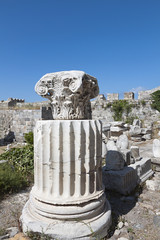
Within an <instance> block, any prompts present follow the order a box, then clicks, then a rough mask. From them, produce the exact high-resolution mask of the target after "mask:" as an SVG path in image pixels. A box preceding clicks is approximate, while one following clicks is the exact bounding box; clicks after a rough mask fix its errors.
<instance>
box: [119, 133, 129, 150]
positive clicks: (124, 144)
mask: <svg viewBox="0 0 160 240" xmlns="http://www.w3.org/2000/svg"><path fill="white" fill-rule="evenodd" d="M116 145H117V147H118V148H120V149H128V146H129V141H128V137H127V136H126V135H124V134H122V135H120V136H119V137H118V139H117V143H116Z"/></svg>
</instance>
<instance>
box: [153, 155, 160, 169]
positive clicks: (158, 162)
mask: <svg viewBox="0 0 160 240" xmlns="http://www.w3.org/2000/svg"><path fill="white" fill-rule="evenodd" d="M151 162H152V165H153V169H154V171H156V172H160V158H152V159H151Z"/></svg>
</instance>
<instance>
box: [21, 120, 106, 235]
mask: <svg viewBox="0 0 160 240" xmlns="http://www.w3.org/2000/svg"><path fill="white" fill-rule="evenodd" d="M101 147H102V138H101V122H100V121H98V120H97V121H96V120H79V121H76V120H54V121H53V120H51V121H38V122H37V123H36V127H35V132H34V149H35V159H34V161H35V183H34V187H33V188H32V191H31V194H30V199H29V201H28V202H27V204H26V205H25V207H24V209H23V212H22V216H21V222H22V227H23V231H24V232H26V231H34V232H42V229H43V232H44V233H45V234H48V235H51V236H52V237H53V238H57V239H73V238H74V239H76V238H77V239H78V238H81V239H90V237H91V235H92V231H90V229H92V230H93V231H94V233H95V235H98V236H101V237H102V238H103V237H104V236H105V235H106V234H107V230H108V228H109V226H110V223H111V210H110V206H109V203H108V202H106V198H105V195H104V191H103V188H102V180H101V175H102V171H101V154H102V148H101ZM88 226H90V227H88ZM62 229H63V231H62Z"/></svg>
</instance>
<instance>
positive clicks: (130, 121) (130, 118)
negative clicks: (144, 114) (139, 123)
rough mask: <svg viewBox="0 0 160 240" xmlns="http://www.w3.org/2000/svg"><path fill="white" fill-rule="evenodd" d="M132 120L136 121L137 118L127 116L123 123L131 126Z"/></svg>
mask: <svg viewBox="0 0 160 240" xmlns="http://www.w3.org/2000/svg"><path fill="white" fill-rule="evenodd" d="M134 119H138V117H137V116H128V117H127V118H126V121H125V122H126V123H129V124H130V125H132V124H133V121H134Z"/></svg>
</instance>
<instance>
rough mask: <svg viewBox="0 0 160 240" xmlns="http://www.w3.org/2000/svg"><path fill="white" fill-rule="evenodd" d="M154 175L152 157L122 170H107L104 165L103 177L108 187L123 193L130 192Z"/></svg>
mask: <svg viewBox="0 0 160 240" xmlns="http://www.w3.org/2000/svg"><path fill="white" fill-rule="evenodd" d="M152 175H153V171H152V169H151V159H148V158H144V159H142V160H140V161H138V162H136V163H134V164H131V165H129V166H126V167H124V168H123V169H121V170H117V171H113V170H107V169H106V167H103V170H102V179H103V184H104V186H105V188H106V189H108V190H114V191H116V192H119V193H121V194H124V195H126V194H129V193H130V192H132V191H133V190H134V188H135V187H136V186H137V185H138V184H140V183H143V182H144V181H146V180H147V179H148V178H149V177H151V176H152Z"/></svg>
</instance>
